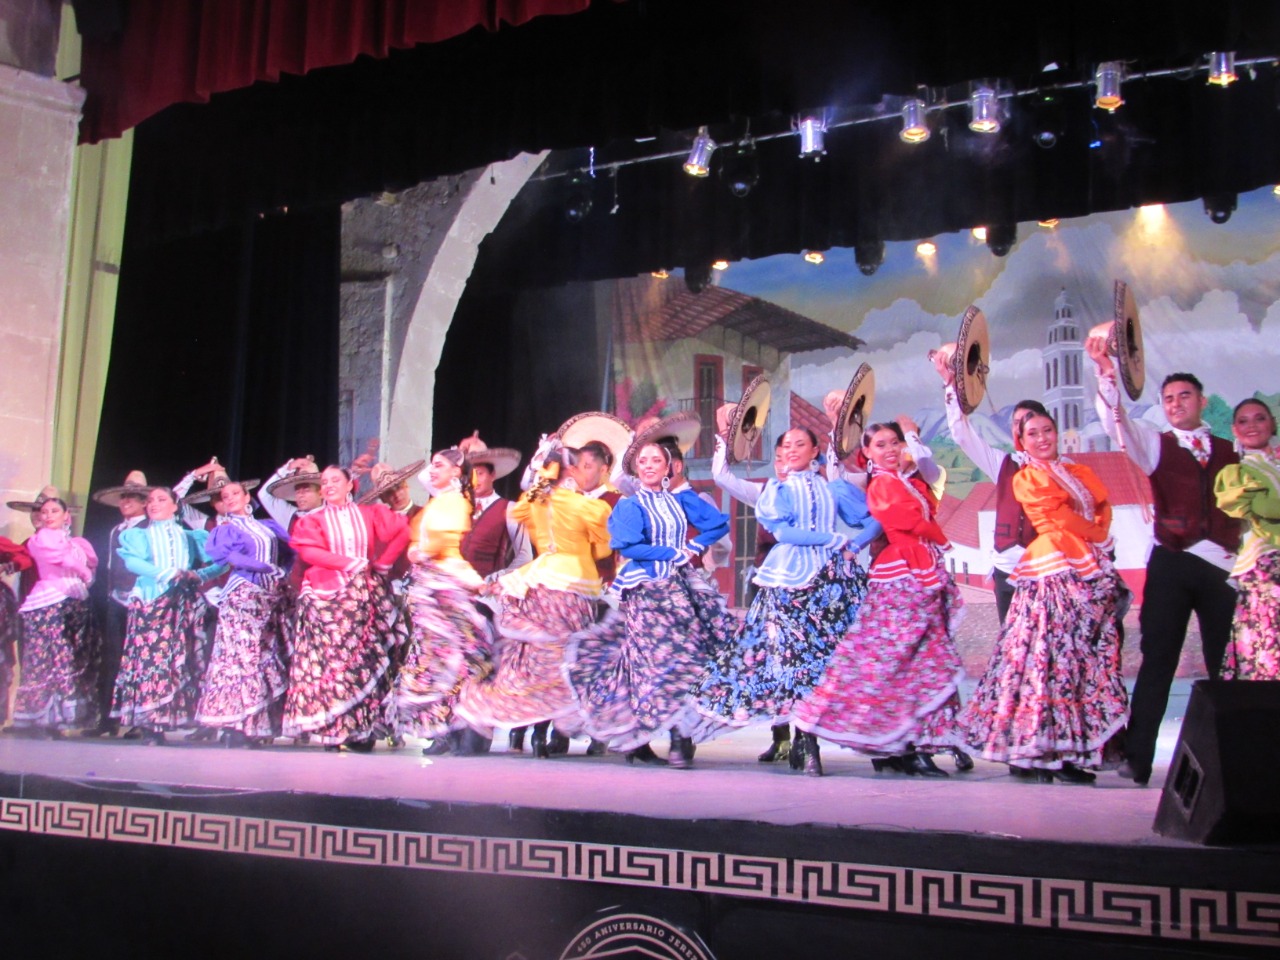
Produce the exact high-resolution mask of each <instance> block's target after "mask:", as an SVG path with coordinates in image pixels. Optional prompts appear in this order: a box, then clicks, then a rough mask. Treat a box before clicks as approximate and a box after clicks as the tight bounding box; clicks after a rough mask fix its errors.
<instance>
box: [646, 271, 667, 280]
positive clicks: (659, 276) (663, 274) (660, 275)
mask: <svg viewBox="0 0 1280 960" xmlns="http://www.w3.org/2000/svg"><path fill="white" fill-rule="evenodd" d="M649 276H651V277H653V279H655V280H665V279H667V277H669V276H671V274H670V273H668V272H667V271H666V270H655V271H653V273H651V274H649Z"/></svg>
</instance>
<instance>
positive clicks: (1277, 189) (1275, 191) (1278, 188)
mask: <svg viewBox="0 0 1280 960" xmlns="http://www.w3.org/2000/svg"><path fill="white" fill-rule="evenodd" d="M1271 194H1272V196H1276V197H1280V183H1277V184H1276V185H1275V186H1274V187H1272V188H1271Z"/></svg>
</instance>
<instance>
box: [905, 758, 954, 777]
mask: <svg viewBox="0 0 1280 960" xmlns="http://www.w3.org/2000/svg"><path fill="white" fill-rule="evenodd" d="M902 772H903V773H909V774H911V776H913V777H946V776H950V774H948V773H947V771H945V770H943V769H941V768H940V767H939V766H938V765H937V764H936V763H934V762H933V757H932V756H930V755H929V754H927V753H914V752H913V753H908V754H906V755H905V756H904V757H903V758H902Z"/></svg>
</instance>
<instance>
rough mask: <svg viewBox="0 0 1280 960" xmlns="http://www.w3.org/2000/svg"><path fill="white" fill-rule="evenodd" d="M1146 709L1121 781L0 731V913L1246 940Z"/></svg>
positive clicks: (33, 938)
mask: <svg viewBox="0 0 1280 960" xmlns="http://www.w3.org/2000/svg"><path fill="white" fill-rule="evenodd" d="M1176 732H1177V731H1176V724H1170V723H1166V730H1165V735H1164V736H1162V744H1161V753H1160V757H1159V760H1160V766H1159V767H1158V769H1157V773H1156V776H1155V777H1154V778H1153V781H1152V786H1151V787H1148V788H1146V789H1143V788H1140V787H1136V786H1134V785H1133V784H1131V783H1128V782H1127V781H1124V780H1121V779H1119V778H1118V777H1117V776H1116V775H1115V774H1113V773H1104V774H1101V775H1100V776H1099V778H1098V783H1097V785H1096V786H1094V787H1075V786H1066V785H1060V784H1053V785H1050V786H1045V785H1038V784H1033V783H1024V782H1020V781H1018V780H1016V779H1014V778H1012V777H1010V776H1008V774H1007V772H1006V770H1005V768H1004V767H1003V766H999V765H995V764H987V763H982V762H979V763H978V765H977V768H976V769H975V770H974V771H972V772H970V773H967V774H954V773H953V775H952V776H951V777H950V778H948V779H946V780H921V779H917V778H910V777H905V776H902V775H898V774H876V773H874V772H873V771H872V769H871V765H870V763H869V762H867V761H866V760H864V759H860V758H857V757H855V756H854V755H852V754H850V753H848V752H843V751H838V750H835V749H829V750H827V751H826V752H825V754H824V762H825V765H826V768H827V771H828V774H829V775H828V776H826V777H824V778H822V779H820V780H819V779H813V778H807V777H803V776H799V775H795V774H791V773H790V772H789V771H787V769H786V768H785V765H777V764H774V765H763V764H760V763H758V762H756V761H755V759H754V757H755V754H756V753H757V752H758V751H759V749H760V748H761V747H762V746H763V745H764V742H765V740H766V739H767V731H765V730H749V731H743V732H741V733H738V734H736V735H734V736H731V737H728V738H725V739H724V740H721V741H716V742H715V743H711V744H706V745H703V746H702V747H700V748H699V751H698V757H697V761H696V763H695V767H694V769H691V770H675V769H667V768H659V767H645V766H640V765H637V766H628V765H627V764H625V763H624V762H623V760H622V758H621V757H616V756H614V757H600V758H595V757H586V756H582V755H581V754H582V751H583V750H584V748H585V744H584V743H582V742H575V743H574V745H573V749H572V752H571V756H569V757H562V758H556V759H552V760H548V761H538V760H534V759H533V758H531V757H530V756H529V755H528V754H527V753H526V754H523V755H513V754H507V753H504V752H501V743H499V744H498V745H495V751H494V752H493V753H491V754H490V755H488V756H483V757H456V758H455V757H446V758H438V759H434V760H432V759H428V758H425V757H423V756H422V755H421V753H420V751H419V749H418V746H417V745H416V744H414V743H411V744H410V745H409V746H406V747H404V748H401V749H398V750H391V749H389V748H387V747H386V745H385V744H380V745H379V747H378V750H377V752H376V753H375V754H374V755H372V756H364V755H357V754H347V753H343V754H333V753H327V752H325V751H323V750H321V749H320V748H318V747H314V746H308V747H294V746H285V745H284V741H280V744H281V745H279V746H276V747H272V748H269V749H263V750H256V751H230V750H226V749H222V748H220V747H216V746H207V745H193V744H187V743H183V742H177V743H174V744H173V745H169V746H161V747H146V746H142V745H140V744H138V743H133V742H124V741H92V740H90V741H83V740H77V739H70V740H66V741H62V742H47V741H32V740H24V739H20V738H17V737H14V736H5V737H3V738H0V771H3V772H2V773H0V864H2V865H3V866H2V867H0V876H3V879H4V894H3V897H2V898H0V927H2V928H3V929H4V931H5V934H4V936H5V942H6V945H7V946H8V947H13V946H19V947H22V948H24V951H25V952H23V953H21V954H19V955H28V954H29V953H33V952H34V951H35V950H37V949H39V950H42V951H45V952H49V951H52V952H53V954H54V955H61V956H79V955H85V954H90V953H91V954H93V955H94V956H116V955H124V954H129V955H132V956H137V955H139V954H143V955H148V954H150V955H156V954H157V953H158V952H159V951H161V950H163V951H165V952H174V953H176V954H178V955H182V956H214V955H226V954H227V952H228V951H235V952H236V953H239V954H245V953H246V952H247V953H248V954H249V955H261V954H266V953H268V952H274V951H276V950H284V951H288V953H289V955H312V956H339V955H351V954H352V953H359V954H361V955H368V954H371V953H373V952H375V951H376V952H377V953H378V954H379V955H383V956H401V955H404V956H408V955H414V956H430V957H467V958H469V957H494V958H511V957H528V958H541V957H560V956H575V957H576V956H605V955H610V956H627V955H636V956H640V955H644V956H658V957H666V956H673V957H674V956H700V955H701V956H706V957H718V958H726V957H756V956H799V955H802V954H803V955H809V956H831V955H836V954H838V953H844V952H847V950H848V948H849V945H850V944H853V943H857V942H864V943H868V944H869V943H871V942H874V944H875V953H876V954H877V955H881V956H889V957H899V956H901V957H906V956H916V955H919V954H920V953H921V952H922V951H926V950H936V949H947V950H950V951H952V952H956V951H959V953H960V955H965V956H967V955H971V954H975V953H977V952H980V951H981V952H984V953H988V952H990V951H992V950H1000V951H1006V950H1012V949H1017V948H1020V947H1026V948H1028V949H1034V950H1035V951H1036V953H1037V955H1039V956H1049V957H1069V956H1078V955H1080V954H1081V953H1083V952H1086V951H1087V952H1089V953H1090V954H1093V955H1094V956H1097V957H1112V956H1114V957H1119V956H1122V955H1124V956H1129V955H1132V954H1133V953H1134V952H1139V953H1143V952H1145V953H1147V954H1148V955H1152V956H1158V955H1179V954H1183V953H1188V952H1197V953H1199V952H1207V953H1210V954H1212V955H1218V956H1261V955H1264V954H1266V953H1270V952H1273V951H1274V950H1275V948H1276V947H1277V946H1280V869H1278V868H1280V849H1278V848H1276V847H1274V846H1271V847H1262V848H1258V847H1238V848H1230V849H1228V848H1208V847H1201V846H1196V845H1192V844H1188V843H1183V842H1179V841H1175V840H1170V839H1166V838H1163V837H1160V836H1158V835H1156V834H1154V833H1153V832H1152V830H1151V823H1152V819H1153V817H1154V814H1155V809H1156V805H1157V802H1158V799H1159V794H1160V791H1159V786H1158V784H1159V783H1160V782H1161V781H1162V780H1163V777H1164V773H1165V770H1164V764H1166V763H1167V760H1168V755H1169V751H1170V749H1171V747H1172V739H1173V738H1174V737H1176ZM939 764H940V766H943V767H944V768H945V769H948V770H951V769H952V764H951V761H950V759H949V758H939ZM628 918H630V919H628ZM637 918H639V919H637ZM593 923H595V927H594V928H592V924H593ZM620 931H621V932H620ZM619 937H621V938H622V940H619ZM627 938H631V940H635V939H636V938H639V941H638V942H639V946H637V943H633V942H631V940H627ZM698 938H701V939H700V940H699V939H698ZM868 938H870V939H868ZM623 941H626V942H623ZM641 941H642V942H641ZM623 947H627V948H628V949H632V948H634V949H639V950H640V951H641V952H640V953H635V954H629V953H627V952H626V951H625V950H624V949H622V948H623ZM574 951H576V952H574Z"/></svg>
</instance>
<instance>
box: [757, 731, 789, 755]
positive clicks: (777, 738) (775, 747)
mask: <svg viewBox="0 0 1280 960" xmlns="http://www.w3.org/2000/svg"><path fill="white" fill-rule="evenodd" d="M769 732H770V733H772V734H773V743H771V744H769V749H768V750H766V751H765V752H764V753H762V754H760V756H758V757H756V759H757V760H759V761H760V762H761V763H773V762H774V761H775V760H785V759H787V755H788V754H789V753H791V726H790V724H786V723H778V724H775V725H774V726H772V727H770V728H769Z"/></svg>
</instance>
